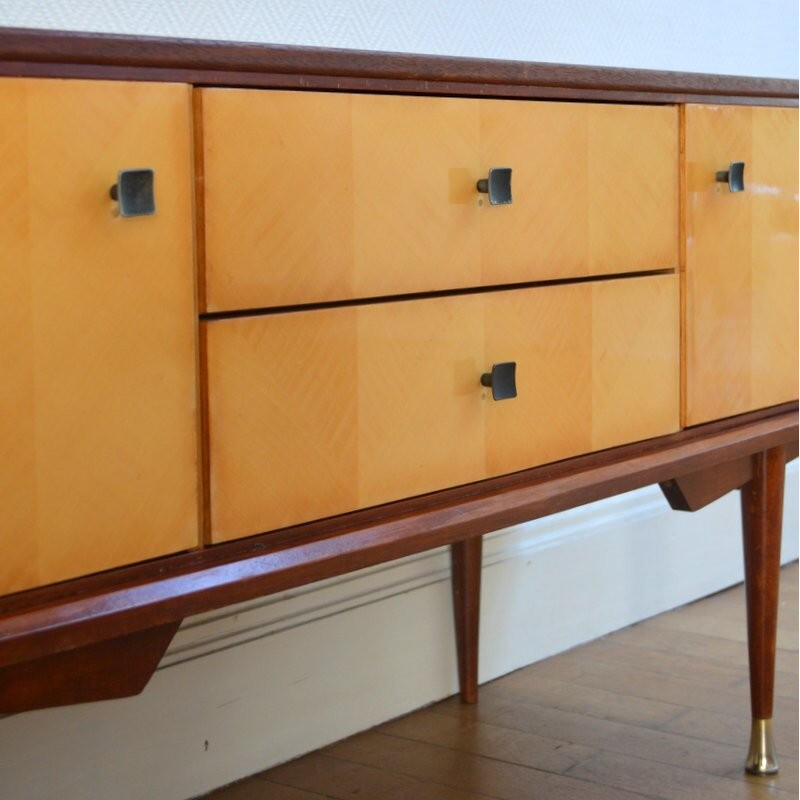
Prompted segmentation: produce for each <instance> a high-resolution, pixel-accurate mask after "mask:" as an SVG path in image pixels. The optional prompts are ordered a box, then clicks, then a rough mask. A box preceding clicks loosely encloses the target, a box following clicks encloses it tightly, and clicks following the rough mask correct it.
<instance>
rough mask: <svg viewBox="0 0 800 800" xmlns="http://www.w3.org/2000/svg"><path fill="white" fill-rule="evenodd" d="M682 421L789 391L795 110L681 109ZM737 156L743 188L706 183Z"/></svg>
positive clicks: (793, 381) (778, 398)
mask: <svg viewBox="0 0 800 800" xmlns="http://www.w3.org/2000/svg"><path fill="white" fill-rule="evenodd" d="M685 119H686V158H685V163H686V206H685V208H686V212H685V213H686V220H685V226H686V241H687V249H686V311H685V314H686V316H685V335H684V338H685V361H686V373H687V374H686V410H685V423H686V424H688V425H694V424H698V423H702V422H706V421H708V420H711V419H715V418H719V417H724V416H730V415H733V414H737V413H741V412H744V411H748V410H751V409H755V408H760V407H763V406H768V405H773V404H776V403H780V402H783V401H786V400H790V399H793V398H795V397H796V396H797V381H798V372H797V365H798V351H797V336H796V335H795V333H796V331H797V327H798V311H797V296H798V283H797V281H798V271H797V258H798V244H797V218H798V200H797V198H798V184H797V172H798V170H797V163H798V162H797V152H798V138H797V137H798V127H797V112H795V111H792V110H789V109H748V108H740V107H733V106H731V107H724V108H723V107H713V106H708V107H704V106H688V107H687V108H686V111H685ZM731 161H744V162H745V164H746V166H745V187H746V188H745V191H744V192H740V193H735V194H734V193H730V192H729V191H728V189H727V186H726V185H725V184H722V183H717V182H715V180H714V176H715V172H716V171H717V170H723V169H727V168H728V164H729V163H730V162H731Z"/></svg>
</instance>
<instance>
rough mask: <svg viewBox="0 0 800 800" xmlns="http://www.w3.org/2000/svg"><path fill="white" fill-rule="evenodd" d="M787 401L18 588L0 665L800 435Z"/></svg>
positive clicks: (3, 621)
mask: <svg viewBox="0 0 800 800" xmlns="http://www.w3.org/2000/svg"><path fill="white" fill-rule="evenodd" d="M792 405H794V406H795V408H794V410H780V408H785V407H778V410H776V409H768V410H765V411H763V412H758V413H756V414H752V415H744V418H743V419H742V418H739V419H738V420H737V418H733V419H732V420H724V421H722V422H720V423H714V424H711V425H707V426H703V427H702V428H697V429H693V430H692V431H684V432H681V433H678V434H673V435H671V436H666V437H660V438H659V439H655V440H649V441H647V442H642V443H639V444H638V445H632V446H626V447H620V448H614V449H612V450H608V451H604V452H603V453H595V454H592V456H586V457H580V458H576V459H570V460H569V461H565V462H560V463H558V464H554V465H548V466H545V467H540V468H537V469H533V470H527V471H525V472H522V473H516V474H515V475H512V476H505V477H504V479H501V480H495V481H484V482H481V483H480V484H473V485H471V486H467V487H459V489H458V490H457V491H453V490H450V491H445V492H440V493H436V494H434V495H429V496H427V497H424V498H415V499H414V500H412V501H403V502H400V503H394V504H390V505H387V506H383V507H380V508H377V509H369V510H367V511H363V512H356V513H353V514H348V515H343V516H342V517H339V518H333V519H331V520H322V521H319V522H316V523H310V524H308V525H302V526H298V527H296V528H291V529H286V530H284V531H281V532H277V533H270V534H264V535H261V536H257V537H251V538H250V539H249V540H245V541H242V542H232V543H229V544H223V545H218V546H216V547H213V548H208V549H206V550H204V551H201V552H199V553H195V554H189V555H184V556H173V557H167V558H162V559H159V560H157V561H154V562H152V563H151V564H150V565H143V566H142V567H140V568H139V571H138V572H137V571H136V570H135V569H134V570H132V571H130V572H128V573H127V576H128V577H131V576H132V575H136V576H137V577H136V578H135V579H131V580H127V581H126V580H125V576H126V571H125V570H118V571H115V572H116V574H115V573H109V574H108V575H106V576H95V577H99V578H100V580H99V581H97V582H95V581H93V579H92V578H91V577H90V578H88V579H78V580H76V581H71V582H69V583H70V584H71V585H70V586H65V585H62V587H45V589H43V590H34V591H32V592H28V593H20V595H18V596H17V599H16V600H15V599H14V597H13V596H11V597H9V598H5V599H4V603H3V604H2V606H0V610H2V612H3V615H2V616H0V666H5V665H8V664H14V663H18V662H21V661H25V660H30V659H35V658H41V657H43V656H45V655H47V654H50V653H54V652H60V651H62V650H70V649H73V648H76V647H82V646H86V645H89V644H92V643H94V642H98V641H102V640H103V639H107V638H113V637H116V636H120V635H123V634H127V633H133V632H135V631H137V630H142V629H145V628H148V627H153V626H157V625H164V624H167V623H170V622H173V621H174V620H177V619H182V618H183V617H186V616H190V615H193V614H198V613H201V612H204V611H209V610H212V609H216V608H220V607H223V606H226V605H230V604H233V603H237V602H242V601H245V600H250V599H253V598H256V597H260V596H263V595H266V594H270V593H273V592H278V591H283V590H286V589H289V588H292V587H297V586H301V585H305V584H308V583H312V582H314V581H317V580H321V579H323V578H329V577H333V576H336V575H341V574H345V573H348V572H352V571H353V570H356V569H361V568H363V567H368V566H372V565H375V564H379V563H383V562H385V561H390V560H392V559H396V558H401V557H402V556H406V555H411V554H413V553H417V552H421V551H424V550H427V549H430V548H433V547H438V546H442V545H448V544H452V543H453V542H457V541H461V540H464V539H466V538H469V537H472V536H480V535H482V534H485V533H488V532H490V531H494V530H499V529H500V528H504V527H507V526H509V525H515V524H519V523H521V522H524V521H527V520H532V519H536V518H538V517H542V516H546V515H549V514H553V513H555V512H557V511H562V510H565V509H568V508H573V507H575V506H579V505H583V504H585V503H589V502H592V501H594V500H600V499H602V498H605V497H610V496H613V495H616V494H620V493H622V492H626V491H630V490H633V489H637V488H641V487H643V486H648V485H651V484H654V483H660V482H661V481H665V480H670V479H674V478H676V477H680V476H682V475H686V474H690V473H694V472H698V471H701V470H704V469H709V468H712V467H714V466H716V465H719V464H724V463H727V462H729V461H733V460H736V459H739V458H742V457H745V456H749V455H752V454H754V453H757V452H760V451H762V450H766V449H768V448H771V447H778V446H783V445H786V444H787V443H792V442H794V441H796V440H797V438H798V415H797V409H796V404H792ZM415 503H416V505H415ZM65 589H66V594H64V593H63V592H64V591H65ZM48 590H50V591H48ZM59 593H62V594H61V596H60V597H59ZM22 595H27V597H23V596H22ZM15 605H16V607H15Z"/></svg>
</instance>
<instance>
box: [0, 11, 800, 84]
mask: <svg viewBox="0 0 800 800" xmlns="http://www.w3.org/2000/svg"><path fill="white" fill-rule="evenodd" d="M0 25H4V26H12V27H32V28H50V29H61V30H82V31H101V32H109V33H133V34H150V35H157V36H179V37H190V38H201V39H229V40H234V41H249V42H269V43H274V44H304V45H317V46H324V47H345V48H356V49H365V50H388V51H401V52H409V53H436V54H442V55H460V56H474V57H483V58H507V59H521V60H525V61H550V62H561V63H570V64H594V65H602V66H619V67H641V68H646V69H673V70H685V71H690V72H718V73H726V74H733V75H763V76H771V77H785V78H796V77H797V75H798V37H797V30H798V4H797V0H616V1H615V0H510V1H509V2H489V0H402V1H400V2H391V1H390V0H260V1H259V0H183V2H180V1H179V0H173V2H168V1H167V0H106V1H105V2H100V0H96V1H93V0H0Z"/></svg>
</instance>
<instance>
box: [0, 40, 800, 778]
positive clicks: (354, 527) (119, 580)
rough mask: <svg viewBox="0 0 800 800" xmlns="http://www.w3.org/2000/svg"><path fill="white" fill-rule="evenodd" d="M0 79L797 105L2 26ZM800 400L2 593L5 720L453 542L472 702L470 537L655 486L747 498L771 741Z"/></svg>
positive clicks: (762, 719) (543, 75)
mask: <svg viewBox="0 0 800 800" xmlns="http://www.w3.org/2000/svg"><path fill="white" fill-rule="evenodd" d="M0 75H5V76H39V77H62V78H64V77H74V78H91V79H106V80H108V79H112V80H114V79H116V80H145V81H179V82H185V83H190V84H194V85H205V86H208V85H217V86H250V87H265V88H266V87H269V88H293V89H315V90H331V91H353V92H387V93H405V94H426V95H465V96H476V97H514V98H546V99H559V100H592V101H599V102H617V103H619V102H623V103H624V102H632V103H681V102H709V103H736V104H754V105H783V106H797V89H798V84H797V82H796V81H791V80H777V79H767V78H741V77H731V76H717V75H698V74H691V73H675V72H655V71H644V70H630V69H608V68H595V67H578V66H565V65H553V64H529V63H523V62H504V61H488V60H476V59H463V58H444V57H431V56H414V55H405V54H382V53H368V52H354V51H344V50H323V49H316V48H305V47H275V46H263V45H249V44H231V43H225V42H202V41H182V40H169V39H156V38H146V37H127V36H111V35H102V34H79V33H69V32H43V31H34V30H21V29H17V30H13V29H0ZM797 441H798V414H797V403H789V404H785V405H782V406H775V407H773V408H769V409H764V410H761V411H757V412H754V413H750V414H745V415H742V416H739V417H733V418H729V419H726V420H722V421H719V422H714V423H709V424H705V425H701V426H698V427H696V428H691V429H687V430H684V431H681V432H680V433H677V434H672V435H669V436H662V437H659V438H657V439H651V440H648V441H644V442H640V443H637V444H633V445H626V446H622V447H617V448H613V449H611V450H606V451H602V452H599V453H593V454H590V455H586V456H580V457H577V458H572V459H569V460H566V461H562V462H558V463H555V464H548V465H545V466H542V467H537V468H535V469H530V470H525V471H523V472H518V473H514V474H512V475H507V476H504V477H502V478H496V479H490V480H486V481H481V482H480V483H476V484H470V485H466V486H461V487H457V488H454V489H449V490H445V491H441V492H436V493H433V494H430V495H425V496H422V497H417V498H412V499H409V500H403V501H400V502H396V503H391V504H388V505H385V506H380V507H377V508H372V509H367V510H363V511H356V512H353V513H350V514H345V515H342V516H340V517H334V518H331V519H327V520H321V521H318V522H313V523H309V524H306V525H301V526H296V527H294V528H288V529H284V530H282V531H279V532H276V533H269V534H263V535H260V536H255V537H250V538H248V539H245V540H241V541H235V542H230V543H227V544H222V545H218V546H214V547H210V548H206V549H203V550H199V551H196V552H190V553H185V554H180V555H175V556H170V557H166V558H160V559H157V560H155V561H153V562H148V563H144V564H139V565H135V566H131V567H125V568H120V569H116V570H112V571H110V572H106V573H101V574H97V575H90V576H87V577H85V578H79V579H76V580H71V581H67V582H65V583H61V584H57V585H53V586H47V587H43V588H40V589H33V590H29V591H26V592H20V593H18V594H15V595H10V596H7V597H5V598H2V600H0V712H20V711H25V710H30V709H34V708H43V707H49V706H57V705H65V704H70V703H77V702H86V701H90V700H99V699H107V698H113V697H123V696H129V695H133V694H136V693H138V692H140V691H141V690H142V689H143V688H144V686H145V685H146V683H147V681H148V680H149V678H150V676H151V675H152V673H153V671H154V670H155V668H156V666H157V664H158V661H159V659H160V657H161V655H162V654H163V653H164V651H165V649H166V647H167V646H168V644H169V642H170V640H171V639H172V636H173V635H174V633H175V631H176V630H177V628H178V626H179V625H180V622H181V620H182V619H183V618H184V617H186V616H189V615H192V614H197V613H200V612H204V611H208V610H211V609H214V608H219V607H222V606H225V605H229V604H232V603H236V602H241V601H244V600H247V599H250V598H254V597H258V596H262V595H266V594H269V593H273V592H278V591H282V590H285V589H288V588H291V587H296V586H300V585H303V584H307V583H311V582H313V581H316V580H321V579H324V578H328V577H331V576H334V575H339V574H343V573H347V572H350V571H353V570H356V569H359V568H362V567H366V566H369V565H372V564H378V563H381V562H385V561H388V560H391V559H396V558H400V557H402V556H405V555H409V554H412V553H416V552H419V551H422V550H426V549H429V548H432V547H437V546H442V545H450V547H451V552H452V564H453V601H454V611H455V621H456V631H457V643H458V663H459V680H460V686H461V696H462V698H463V700H464V701H465V702H475V701H476V700H477V687H478V678H477V676H478V669H477V664H478V616H479V603H480V569H481V536H482V535H483V534H485V533H488V532H490V531H493V530H496V529H498V528H501V527H503V526H507V525H512V524H517V523H520V522H524V521H527V520H532V519H535V518H538V517H542V516H546V515H548V514H552V513H555V512H557V511H561V510H564V509H568V508H571V507H574V506H578V505H582V504H584V503H587V502H591V501H593V500H598V499H601V498H604V497H609V496H612V495H615V494H619V493H621V492H625V491H630V490H632V489H636V488H639V487H642V486H646V485H649V484H653V483H660V484H661V487H662V489H663V491H664V494H665V496H666V497H667V499H668V500H669V502H670V504H671V505H672V507H673V508H675V509H680V510H685V511H694V510H697V509H698V508H701V507H702V506H704V505H706V504H707V503H709V502H711V501H712V500H714V499H716V498H718V497H720V496H722V495H723V494H725V493H727V492H729V491H731V490H733V489H741V492H742V513H743V528H744V551H745V563H746V583H747V613H748V630H749V647H750V663H751V698H752V711H753V718H754V730H753V742H754V744H753V745H752V746H751V752H750V754H749V755H748V761H747V768H748V769H749V770H751V771H753V772H756V773H766V772H770V771H775V770H776V769H777V766H776V764H775V762H774V757H773V754H772V752H771V750H770V746H769V735H770V734H769V727H768V724H767V722H768V720H769V718H770V717H771V714H772V695H773V675H774V655H775V631H776V619H777V587H778V568H779V554H780V533H781V498H782V489H783V474H784V464H785V462H786V460H788V459H790V458H793V457H795V456H796V455H797Z"/></svg>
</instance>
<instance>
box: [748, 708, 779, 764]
mask: <svg viewBox="0 0 800 800" xmlns="http://www.w3.org/2000/svg"><path fill="white" fill-rule="evenodd" d="M744 768H745V769H746V770H747V771H748V772H749V773H750V774H751V775H774V774H775V773H776V772H777V771H778V759H777V757H776V756H775V742H774V741H773V739H772V720H771V719H754V720H753V727H752V730H751V731H750V749H749V750H748V751H747V761H745V764H744Z"/></svg>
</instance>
